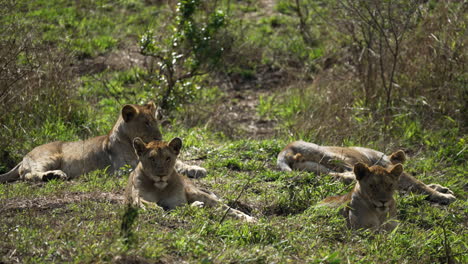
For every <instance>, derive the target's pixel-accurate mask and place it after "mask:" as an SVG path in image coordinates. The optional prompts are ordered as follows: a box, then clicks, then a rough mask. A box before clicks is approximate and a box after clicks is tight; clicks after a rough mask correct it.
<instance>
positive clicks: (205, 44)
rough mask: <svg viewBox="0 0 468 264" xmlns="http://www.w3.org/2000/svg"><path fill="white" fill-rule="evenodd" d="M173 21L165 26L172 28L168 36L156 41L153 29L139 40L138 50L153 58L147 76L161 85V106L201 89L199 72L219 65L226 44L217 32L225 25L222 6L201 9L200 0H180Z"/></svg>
mask: <svg viewBox="0 0 468 264" xmlns="http://www.w3.org/2000/svg"><path fill="white" fill-rule="evenodd" d="M205 8H206V7H205ZM173 21H174V22H173V23H171V24H170V25H168V26H167V28H168V29H169V31H170V32H173V33H171V34H170V35H169V37H167V38H161V39H159V41H156V39H155V36H154V31H153V30H149V31H147V32H146V33H145V34H143V36H142V37H141V40H140V47H141V53H142V54H143V55H146V56H150V57H152V58H154V59H155V60H156V64H157V68H155V69H150V73H149V80H150V82H151V83H152V85H153V86H155V87H161V88H160V91H159V92H157V94H158V95H159V96H160V97H161V99H160V106H161V108H163V109H173V108H175V107H176V106H178V105H179V104H181V103H184V102H186V101H190V99H191V98H193V96H194V94H193V93H195V91H196V90H198V89H200V85H199V80H200V77H199V76H202V75H204V74H206V73H208V72H210V71H212V70H213V69H214V68H215V67H216V66H217V65H218V63H219V62H220V59H221V56H222V54H223V51H224V49H225V48H226V47H224V46H223V45H224V44H225V43H222V42H221V40H220V39H219V36H218V35H219V32H220V31H221V29H222V28H223V27H224V26H225V25H226V16H225V14H224V13H223V12H222V11H221V10H219V9H214V10H211V11H203V6H202V2H201V1H199V0H183V1H180V2H179V3H178V4H177V10H176V16H175V18H174V19H173Z"/></svg>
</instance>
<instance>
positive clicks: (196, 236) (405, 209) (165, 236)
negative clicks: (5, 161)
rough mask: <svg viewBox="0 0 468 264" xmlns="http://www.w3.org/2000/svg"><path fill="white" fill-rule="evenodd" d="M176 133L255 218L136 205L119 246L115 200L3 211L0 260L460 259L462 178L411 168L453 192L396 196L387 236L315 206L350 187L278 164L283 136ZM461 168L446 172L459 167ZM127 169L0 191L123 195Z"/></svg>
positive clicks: (214, 182)
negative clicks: (450, 197) (447, 196)
mask: <svg viewBox="0 0 468 264" xmlns="http://www.w3.org/2000/svg"><path fill="white" fill-rule="evenodd" d="M173 133H176V134H179V133H180V135H181V136H183V138H185V139H186V141H187V142H192V143H189V144H188V145H187V146H186V147H185V148H184V151H183V152H184V153H185V154H184V158H185V159H192V158H196V157H199V156H200V155H201V156H204V157H206V158H204V159H203V163H202V165H203V166H204V167H206V168H207V170H208V171H209V174H208V177H207V178H205V179H201V180H196V181H195V182H196V183H197V185H200V186H203V187H205V188H209V189H211V190H213V191H214V192H215V193H216V194H217V195H218V196H220V197H222V198H223V199H224V201H225V202H227V203H231V202H234V201H235V199H236V198H237V196H238V194H239V192H240V191H241V189H242V188H243V187H244V186H245V185H246V184H247V189H246V190H245V192H244V193H243V195H242V196H241V199H240V201H239V202H240V204H239V203H236V205H237V206H241V207H239V208H244V210H246V208H249V209H248V210H249V211H250V212H251V214H252V215H254V216H255V217H257V218H258V219H259V223H258V224H245V223H242V222H239V221H237V220H234V219H227V220H226V221H224V222H222V223H219V221H220V219H221V218H222V215H223V212H221V211H218V210H214V209H200V208H192V207H189V206H186V207H181V208H178V209H176V210H174V211H172V212H164V211H162V210H159V209H148V210H146V211H141V210H140V211H139V212H138V216H137V218H136V221H135V223H134V225H133V228H132V233H133V239H132V240H131V242H130V243H128V242H127V243H126V242H124V239H123V237H122V236H121V235H120V225H121V221H122V216H123V214H124V211H125V206H124V205H122V204H119V203H115V202H114V203H110V202H109V201H106V200H103V199H100V200H99V199H91V200H89V199H83V200H81V201H76V202H73V203H61V202H58V203H57V205H55V206H50V207H47V206H46V207H44V208H41V209H40V208H37V207H34V206H32V207H26V208H23V209H7V210H5V211H2V213H1V214H0V223H1V224H0V232H1V233H3V234H5V235H6V236H5V237H7V238H8V239H6V240H3V241H2V242H0V243H1V244H0V248H2V254H3V255H4V257H3V259H2V260H3V261H7V262H8V261H9V260H12V259H14V258H19V259H20V260H21V262H27V263H31V262H40V263H42V262H69V261H71V262H111V261H113V260H114V258H115V257H116V256H119V257H118V258H123V259H133V258H138V259H140V260H147V261H150V260H153V261H154V260H161V261H169V262H172V261H188V262H196V263H198V262H203V261H206V262H215V263H223V262H255V263H258V262H288V261H293V262H312V263H322V262H325V263H342V262H348V261H349V262H353V263H355V262H359V263H367V262H379V263H380V262H385V263H389V262H399V263H401V262H405V263H415V262H417V263H421V262H425V263H431V262H439V261H440V262H444V261H446V257H447V256H446V255H447V251H446V250H447V248H448V250H450V251H449V253H448V254H449V255H450V256H451V257H453V258H454V259H455V260H457V261H458V262H460V263H463V262H465V261H466V260H467V259H466V258H467V256H466V255H465V252H466V239H465V238H466V235H467V233H466V230H467V226H466V224H463V222H464V220H463V219H464V218H466V213H467V211H466V208H467V206H468V204H467V202H466V199H464V198H463V197H466V192H465V191H464V190H463V184H464V183H463V182H464V181H463V180H462V179H458V180H453V179H450V178H448V177H441V178H439V177H437V175H434V174H432V173H428V174H426V175H418V178H421V179H423V180H424V181H426V182H427V183H429V182H438V183H440V184H442V185H446V186H449V187H450V188H451V189H452V190H454V191H455V192H456V195H457V197H458V198H459V199H458V200H457V201H456V202H454V203H452V204H451V205H449V206H442V207H436V206H433V205H431V204H430V203H429V202H427V201H425V200H424V196H422V195H413V194H400V195H399V196H398V198H397V201H398V218H399V220H400V226H399V228H398V229H397V230H395V231H394V232H392V233H388V234H387V233H383V234H372V233H369V232H366V231H350V230H348V229H347V228H346V227H345V221H344V219H343V218H342V217H341V216H339V214H338V212H337V211H336V210H334V209H328V208H321V207H314V205H315V204H316V203H317V202H319V201H320V200H321V199H323V198H324V197H326V196H328V195H335V194H339V193H344V192H346V190H349V188H350V186H345V185H343V184H342V183H339V182H335V181H333V180H332V179H331V178H328V177H316V176H314V175H313V174H307V173H299V172H293V173H283V172H279V171H276V170H275V169H274V163H275V159H276V154H277V152H278V150H279V149H280V148H281V146H282V145H284V142H278V141H276V140H263V141H255V140H249V141H244V140H241V141H229V142H225V141H224V140H220V139H219V138H217V137H216V136H210V135H209V133H205V135H206V136H201V135H203V134H199V133H197V134H195V133H194V134H190V133H187V132H185V133H184V132H177V131H174V132H172V133H167V134H166V137H167V138H169V137H170V136H172V134H173ZM193 137H197V140H196V141H194V140H193ZM424 159H430V157H424ZM416 164H418V162H416ZM420 166H422V165H416V167H417V168H420ZM463 166H464V165H463ZM463 166H453V167H451V168H450V170H458V171H460V172H461V171H466V168H464V167H463ZM438 169H444V168H440V167H438V166H434V169H433V171H435V170H438ZM127 175H128V174H125V176H124V177H122V178H119V177H114V176H106V174H105V172H102V171H98V172H94V173H91V174H89V175H85V176H83V177H81V178H79V179H77V180H74V181H71V182H61V181H52V182H49V183H44V184H41V185H40V186H38V185H36V184H31V183H17V184H6V185H1V186H0V197H1V199H2V200H3V201H4V202H11V201H13V200H14V199H16V200H17V202H18V201H21V200H25V199H26V200H27V199H38V198H42V197H48V198H50V199H52V200H56V199H58V198H60V197H65V196H66V197H73V196H74V195H75V196H76V195H80V194H83V193H90V194H94V193H98V192H111V193H116V194H122V192H123V189H124V186H125V183H126V176H127ZM459 176H460V177H462V175H459ZM18 204H20V202H18ZM246 206H247V207H246ZM14 249H15V250H16V251H15V253H14V254H13V255H12V256H9V255H8V254H11V252H13V250H14Z"/></svg>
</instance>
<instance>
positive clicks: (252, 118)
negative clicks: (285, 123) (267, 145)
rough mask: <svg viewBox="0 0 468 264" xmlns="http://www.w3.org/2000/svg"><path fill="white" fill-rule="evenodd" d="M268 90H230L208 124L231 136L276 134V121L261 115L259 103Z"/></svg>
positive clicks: (270, 135)
mask: <svg viewBox="0 0 468 264" xmlns="http://www.w3.org/2000/svg"><path fill="white" fill-rule="evenodd" d="M268 94H270V92H268V91H255V90H243V91H235V90H230V91H228V92H227V95H226V96H225V97H224V98H223V99H222V100H221V102H220V103H219V104H218V106H217V108H216V110H215V111H214V112H213V116H212V117H211V118H210V119H209V120H208V122H207V125H208V126H211V127H213V128H214V129H215V130H218V131H222V132H223V133H224V134H225V135H226V136H228V137H231V138H243V139H245V138H248V139H253V138H255V139H264V138H271V137H272V136H274V135H275V134H276V125H277V123H276V121H275V120H269V119H265V118H263V117H261V116H260V115H259V114H258V109H257V108H258V104H259V99H260V97H261V96H267V95H268Z"/></svg>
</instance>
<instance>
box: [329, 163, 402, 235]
mask: <svg viewBox="0 0 468 264" xmlns="http://www.w3.org/2000/svg"><path fill="white" fill-rule="evenodd" d="M402 172H403V166H402V165H401V164H397V165H394V166H391V167H390V168H389V169H385V168H383V167H381V166H378V165H375V166H371V167H368V166H367V165H366V164H364V163H360V162H359V163H357V164H356V165H355V166H354V174H355V175H356V178H357V183H356V185H355V187H354V189H353V190H352V191H351V192H349V193H348V194H346V195H342V196H334V197H328V198H326V199H325V200H323V201H322V204H323V205H331V206H344V207H343V209H342V211H341V213H342V214H343V216H344V217H345V218H346V221H347V223H348V226H349V227H351V228H353V229H359V228H370V229H374V230H377V229H379V228H383V229H385V230H387V231H391V230H393V229H394V228H395V227H396V225H397V222H396V221H395V219H396V203H395V199H394V198H393V193H394V192H395V190H396V188H397V186H398V179H399V177H400V175H401V174H402Z"/></svg>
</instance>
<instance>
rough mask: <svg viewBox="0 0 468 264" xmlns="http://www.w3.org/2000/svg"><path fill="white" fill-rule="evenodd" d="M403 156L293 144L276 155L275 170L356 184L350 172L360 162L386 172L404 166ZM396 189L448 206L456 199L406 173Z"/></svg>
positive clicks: (436, 186)
mask: <svg viewBox="0 0 468 264" xmlns="http://www.w3.org/2000/svg"><path fill="white" fill-rule="evenodd" d="M405 160H406V155H405V153H404V152H403V151H402V150H399V151H397V152H395V153H392V154H391V155H388V156H387V155H385V154H384V153H382V152H379V151H376V150H373V149H369V148H362V147H334V146H319V145H316V144H314V143H309V142H304V141H295V142H292V143H290V144H289V145H287V146H286V147H285V148H284V149H283V150H282V151H281V152H280V153H279V154H278V161H277V164H278V167H279V168H280V169H281V170H282V171H291V170H293V169H294V170H303V171H309V172H314V173H316V174H330V175H332V176H334V177H336V178H338V179H341V180H343V181H344V182H352V181H353V180H355V177H354V174H353V173H352V168H353V166H354V164H356V163H358V162H362V163H364V164H366V165H367V166H372V165H379V166H382V167H383V168H388V167H390V166H391V165H395V164H398V163H403V162H405ZM398 189H400V190H409V191H412V192H417V193H421V194H427V195H428V199H429V200H430V201H432V202H436V203H441V204H448V203H451V202H453V201H454V200H455V199H456V198H455V196H454V195H453V192H452V191H451V190H450V189H448V188H446V187H443V186H441V185H438V184H430V185H426V184H424V183H423V182H421V181H419V180H417V179H416V178H414V177H413V176H411V175H409V174H408V173H405V172H403V173H402V175H401V177H400V180H399V183H398Z"/></svg>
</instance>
